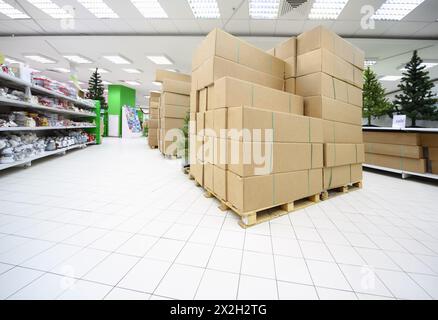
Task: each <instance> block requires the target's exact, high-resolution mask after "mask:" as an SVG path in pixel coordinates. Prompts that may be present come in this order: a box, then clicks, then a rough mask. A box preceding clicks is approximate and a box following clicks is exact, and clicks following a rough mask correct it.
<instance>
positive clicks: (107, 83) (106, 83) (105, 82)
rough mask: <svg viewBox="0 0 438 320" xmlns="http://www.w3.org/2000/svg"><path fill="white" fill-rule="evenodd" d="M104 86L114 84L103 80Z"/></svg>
mask: <svg viewBox="0 0 438 320" xmlns="http://www.w3.org/2000/svg"><path fill="white" fill-rule="evenodd" d="M102 84H103V85H105V86H107V85H110V84H113V83H112V82H109V81H105V80H102Z"/></svg>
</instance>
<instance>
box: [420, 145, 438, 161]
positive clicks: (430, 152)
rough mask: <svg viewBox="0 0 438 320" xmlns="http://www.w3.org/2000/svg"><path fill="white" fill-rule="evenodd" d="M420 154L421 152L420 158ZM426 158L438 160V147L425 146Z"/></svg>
mask: <svg viewBox="0 0 438 320" xmlns="http://www.w3.org/2000/svg"><path fill="white" fill-rule="evenodd" d="M422 156H423V154H421V157H420V158H422ZM427 158H428V159H429V160H436V161H438V148H434V147H432V148H427Z"/></svg>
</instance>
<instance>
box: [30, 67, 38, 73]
mask: <svg viewBox="0 0 438 320" xmlns="http://www.w3.org/2000/svg"><path fill="white" fill-rule="evenodd" d="M29 70H30V72H32V73H40V72H41V70H38V69H34V68H30V69H29Z"/></svg>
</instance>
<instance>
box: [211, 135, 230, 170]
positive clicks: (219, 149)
mask: <svg viewBox="0 0 438 320" xmlns="http://www.w3.org/2000/svg"><path fill="white" fill-rule="evenodd" d="M213 154H214V160H213V163H214V165H215V166H217V167H219V168H221V169H222V170H228V140H227V139H221V138H215V139H214V151H213Z"/></svg>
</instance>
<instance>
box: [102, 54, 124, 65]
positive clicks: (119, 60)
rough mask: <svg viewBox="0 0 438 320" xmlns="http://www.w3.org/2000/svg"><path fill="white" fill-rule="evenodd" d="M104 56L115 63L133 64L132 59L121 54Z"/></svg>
mask: <svg viewBox="0 0 438 320" xmlns="http://www.w3.org/2000/svg"><path fill="white" fill-rule="evenodd" d="M104 58H105V59H107V60H108V61H111V62H112V63H115V64H131V61H129V60H128V59H126V58H125V57H122V56H120V55H110V56H104Z"/></svg>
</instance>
